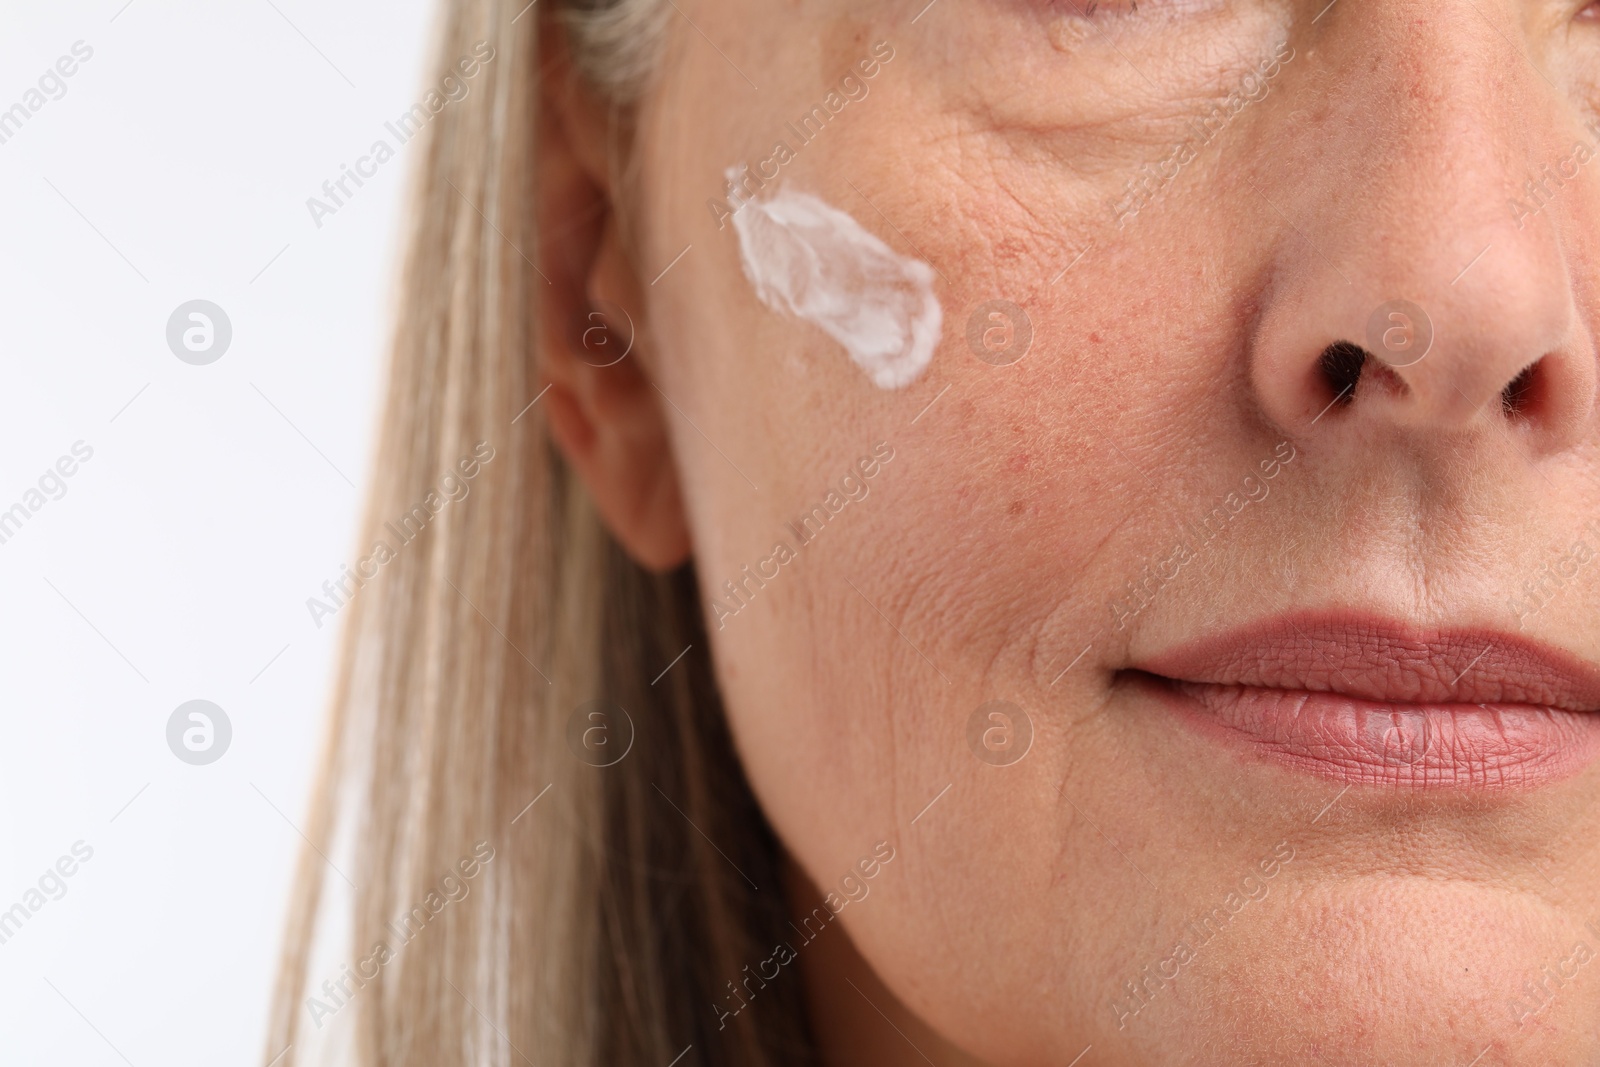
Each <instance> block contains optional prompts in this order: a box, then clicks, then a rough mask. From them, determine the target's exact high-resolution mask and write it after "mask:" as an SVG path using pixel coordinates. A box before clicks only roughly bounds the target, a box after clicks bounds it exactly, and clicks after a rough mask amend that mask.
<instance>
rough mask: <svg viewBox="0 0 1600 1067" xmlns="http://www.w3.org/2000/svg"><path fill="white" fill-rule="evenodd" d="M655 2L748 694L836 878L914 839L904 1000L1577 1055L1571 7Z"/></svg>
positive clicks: (716, 612) (682, 295)
mask: <svg viewBox="0 0 1600 1067" xmlns="http://www.w3.org/2000/svg"><path fill="white" fill-rule="evenodd" d="M669 19H670V31H669V35H670V55H669V57H668V61H667V63H666V66H665V71H666V73H665V76H664V81H663V82H662V83H661V84H660V85H659V86H658V87H657V88H656V89H655V90H654V91H653V92H652V94H651V95H650V97H649V99H648V101H647V104H646V107H645V110H644V115H643V121H642V131H643V132H642V139H643V141H642V156H641V159H640V171H639V178H640V181H639V184H638V188H639V189H640V190H641V192H640V194H639V195H640V199H639V201H638V202H637V203H636V204H635V205H634V206H635V210H636V211H637V213H638V218H639V220H640V225H641V230H640V236H641V242H642V243H641V252H640V260H641V262H640V263H639V264H638V270H639V272H640V275H641V285H642V287H643V289H644V292H645V294H646V305H645V309H644V310H645V315H644V319H645V321H646V322H647V323H648V331H649V332H648V337H649V345H650V355H651V359H652V367H653V373H654V375H655V380H656V383H657V385H658V387H659V389H660V391H661V394H662V396H663V397H664V398H665V400H664V401H663V411H664V413H665V414H664V418H665V419H666V420H667V424H668V427H669V431H670V437H671V443H672V448H673V452H674V456H675V465H676V468H677V471H678V476H679V478H680V480H681V483H682V488H683V496H684V503H685V511H686V514H687V521H688V527H689V531H690V536H691V539H692V542H693V552H694V558H695V562H696V565H697V568H698V574H699V579H700V585H701V590H702V594H703V598H704V604H705V608H706V617H707V622H708V626H709V627H710V629H711V639H712V648H713V654H714V658H715V664H716V671H717V677H718V679H719V680H720V683H721V685H722V688H723V691H724V693H725V695H726V698H727V704H728V710H729V715H730V717H731V720H732V727H733V730H734V734H735V737H736V740H737V744H738V748H739V752H740V754H741V756H742V758H743V761H744V763H745V765H746V767H747V769H748V773H749V776H750V778H751V780H752V783H753V785H754V788H755V791H756V793H757V794H758V796H759V798H760V800H761V802H762V805H763V807H764V808H765V810H766V812H767V814H768V816H769V817H770V819H771V821H772V823H773V824H774V826H775V827H776V829H777V832H778V833H779V835H780V836H781V838H782V839H783V841H784V843H785V844H786V845H787V847H788V848H789V850H790V851H791V853H792V855H793V857H794V859H795V861H796V862H797V864H798V865H799V867H800V868H801V869H803V871H804V872H805V874H806V875H808V876H809V879H810V881H811V882H812V883H814V885H815V886H816V888H817V890H818V892H819V893H822V892H826V891H828V890H829V889H830V888H835V887H837V886H838V884H839V882H840V880H841V877H842V876H844V875H846V874H848V873H849V872H851V870H852V868H854V867H855V866H856V864H857V861H858V860H859V859H861V858H862V857H863V856H866V855H870V854H871V853H872V851H873V847H874V845H875V844H876V843H877V842H880V841H885V842H888V843H889V844H890V845H892V847H893V848H894V850H895V858H894V859H893V861H892V862H891V863H888V864H885V865H883V866H882V868H881V870H879V872H878V873H877V875H876V877H875V878H874V879H873V880H872V884H871V892H870V895H869V896H868V897H867V898H865V899H862V900H859V901H855V902H852V903H850V904H849V905H848V906H847V907H846V908H845V909H844V910H843V911H842V912H841V913H840V916H839V918H840V920H841V921H842V925H843V928H844V929H845V930H847V931H848V933H849V937H850V939H851V940H852V941H853V943H854V945H855V947H856V949H858V950H859V952H860V954H861V957H863V958H864V959H865V960H866V961H867V963H868V964H870V966H871V969H872V970H873V971H874V972H875V973H876V975H877V977H878V978H879V979H881V981H882V983H883V984H884V986H886V987H887V990H888V991H889V992H891V993H892V994H893V997H894V998H896V999H897V1000H898V1001H899V1002H900V1003H902V1004H903V1005H905V1006H906V1007H908V1008H909V1009H910V1011H911V1012H912V1013H914V1014H915V1016H917V1017H918V1018H920V1019H921V1020H922V1021H924V1022H925V1023H926V1024H927V1025H929V1026H930V1027H931V1028H932V1029H933V1031H935V1032H936V1033H937V1034H938V1036H939V1037H940V1038H941V1039H942V1040H943V1041H946V1042H949V1043H950V1044H952V1045H954V1046H956V1047H958V1048H960V1049H963V1050H965V1051H966V1052H968V1053H970V1054H972V1055H975V1056H977V1057H981V1058H982V1059H984V1060H986V1061H989V1062H993V1063H996V1064H1045V1063H1052V1064H1065V1063H1068V1062H1070V1061H1072V1060H1073V1058H1074V1057H1075V1056H1078V1055H1079V1054H1080V1053H1081V1052H1082V1051H1083V1050H1084V1049H1085V1047H1086V1046H1092V1049H1093V1051H1092V1052H1091V1053H1090V1056H1089V1058H1088V1059H1086V1060H1085V1063H1086V1064H1087V1063H1096V1064H1143V1063H1160V1064H1174V1063H1193V1064H1201V1063H1204V1064H1211V1063H1229V1064H1235V1063H1313V1062H1325V1063H1351V1064H1353V1063H1373V1062H1406V1063H1438V1064H1451V1063H1460V1064H1466V1063H1468V1062H1470V1061H1472V1060H1473V1058H1474V1057H1475V1056H1479V1055H1480V1054H1484V1055H1483V1058H1482V1059H1481V1060H1480V1061H1478V1062H1480V1063H1482V1064H1485V1065H1487V1064H1491V1063H1512V1062H1516V1063H1534V1062H1537V1063H1560V1064H1580V1063H1582V1064H1587V1063H1594V1062H1596V1061H1597V1057H1600V1027H1597V1023H1596V1019H1600V892H1597V885H1600V883H1597V876H1600V854H1597V844H1596V842H1597V840H1600V806H1597V804H1596V801H1597V800H1600V769H1597V766H1596V763H1597V761H1600V727H1597V726H1596V725H1595V717H1594V716H1593V714H1592V713H1593V711H1594V709H1596V708H1600V669H1597V668H1596V666H1595V665H1596V663H1597V662H1600V622H1597V616H1596V612H1595V604H1596V599H1595V594H1596V591H1597V589H1600V483H1597V475H1600V461H1597V452H1596V447H1597V445H1600V438H1597V426H1596V420H1595V413H1594V404H1595V379H1596V354H1595V335H1594V331H1595V324H1594V318H1595V311H1596V307H1597V303H1596V301H1597V294H1596V292H1595V285H1594V282H1595V277H1596V274H1595V258H1596V255H1597V253H1600V195H1597V188H1600V187H1597V184H1596V183H1597V180H1600V179H1597V177H1596V174H1595V173H1593V171H1594V170H1595V169H1596V168H1600V162H1597V161H1596V160H1595V156H1596V155H1600V149H1596V148H1595V147H1594V146H1595V142H1596V139H1597V134H1600V127H1596V126H1591V125H1590V124H1591V122H1592V121H1593V108H1592V105H1593V104H1594V103H1596V102H1600V86H1597V84H1596V80H1597V77H1600V21H1592V13H1591V12H1587V11H1586V10H1585V4H1584V3H1583V2H1582V0H1568V2H1566V3H1557V2H1553V0H1549V2H1547V0H1459V2H1455V0H1450V2H1433V3H1419V2H1412V0H1335V2H1334V3H1331V4H1330V3H1327V0H1306V2H1300V0H1144V2H1142V3H1139V4H1138V5H1137V7H1135V5H1134V4H1133V3H1131V2H1128V0H1121V2H1113V3H1102V4H1100V5H1098V6H1097V7H1095V6H1093V5H1090V9H1086V8H1080V7H1078V6H1077V5H1076V4H1075V3H1074V2H1073V0H1062V2H1056V0H935V2H934V3H932V4H929V5H928V6H927V7H925V8H924V7H923V6H922V0H910V2H904V3H882V2H878V0H864V2H863V0H857V2H853V3H843V2H829V0H821V2H818V3H808V4H803V5H802V4H794V3H777V2H769V3H755V4H751V3H749V2H735V0H677V3H676V5H675V10H674V11H672V12H671V13H669ZM869 70H870V73H868V71H869ZM830 94H833V95H832V96H830ZM780 142H781V143H782V144H783V145H784V148H785V150H784V151H779V150H778V148H777V146H778V144H779V143H780ZM1591 163H1592V164H1593V166H1591V165H1590V164H1591ZM745 166H748V168H749V171H748V173H745V172H736V180H737V182H738V185H737V187H736V188H735V190H734V191H733V192H732V194H731V195H730V190H729V187H728V184H727V181H728V179H727V176H726V172H727V171H728V170H729V168H736V167H745ZM750 175H757V177H751V176H750ZM802 194H806V195H802ZM808 197H809V198H815V199H809V198H808ZM852 220H853V221H852ZM686 248H687V250H685V249H686ZM680 253H681V258H678V259H675V257H678V256H680ZM917 262H921V263H925V264H926V265H927V267H926V268H923V269H920V270H919V268H917V267H916V266H915V264H916V263H917ZM669 263H670V266H669ZM663 268H666V269H665V272H664V273H662V274H660V276H659V277H657V276H656V275H657V272H658V271H661V270H662V269H663ZM652 277H655V280H654V281H653V282H651V281H650V279H651V278H652ZM928 293H931V294H932V298H933V300H936V302H937V311H936V312H935V311H932V310H930V304H929V302H928V299H927V294H928ZM852 301H857V302H859V303H860V304H861V305H866V310H865V311H861V309H860V307H858V306H857V303H852ZM857 312H859V314H858V313H857ZM930 328H932V331H933V332H932V333H931V334H930V333H929V332H928V331H929V329H930ZM918 331H921V332H920V333H918ZM921 336H926V337H927V345H926V346H924V350H923V351H920V352H919V351H918V350H917V349H916V346H917V340H916V338H917V337H921ZM885 339H887V340H885ZM935 340H936V343H935ZM1339 342H1347V343H1348V345H1347V346H1346V347H1344V348H1342V349H1341V348H1334V349H1333V350H1332V351H1331V352H1330V351H1329V350H1330V346H1334V345H1336V344H1337V343H1339ZM1349 345H1354V346H1361V347H1362V348H1365V349H1367V350H1368V351H1369V352H1371V353H1373V355H1372V356H1371V357H1369V358H1367V359H1366V361H1365V365H1364V366H1363V365H1362V364H1361V362H1360V361H1361V358H1362V357H1361V354H1360V353H1359V352H1354V354H1353V355H1352V351H1353V350H1352V349H1351V348H1349V347H1348V346H1349ZM928 346H931V347H928ZM924 357H926V358H924ZM924 363H925V365H924ZM1358 372H1359V373H1358ZM1352 386H1353V387H1352ZM830 494H832V495H831V496H830ZM780 546H782V547H781V548H780ZM727 583H733V585H732V587H731V589H730V586H729V585H728V584H727ZM995 702H1004V703H995ZM810 904H811V902H809V901H798V902H796V906H797V907H798V908H800V909H801V910H805V909H807V908H809V906H810ZM801 955H802V958H803V957H804V950H803V949H802V951H801ZM1486 1050H1487V1052H1486ZM903 1051H906V1052H907V1054H908V1055H909V1054H910V1050H909V1049H903ZM1485 1053H1486V1054H1485Z"/></svg>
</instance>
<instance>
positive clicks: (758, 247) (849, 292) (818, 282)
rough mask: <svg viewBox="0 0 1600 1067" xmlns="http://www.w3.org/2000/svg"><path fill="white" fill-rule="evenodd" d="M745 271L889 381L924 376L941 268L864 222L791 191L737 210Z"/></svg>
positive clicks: (776, 302) (767, 299)
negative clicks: (903, 252) (900, 249)
mask: <svg viewBox="0 0 1600 1067" xmlns="http://www.w3.org/2000/svg"><path fill="white" fill-rule="evenodd" d="M733 228H734V230H736V231H737V232H738V234H739V258H740V260H741V262H742V263H743V265H744V274H745V277H746V278H749V279H750V284H751V285H753V286H754V287H755V290H756V295H757V296H758V297H760V298H761V302H762V303H764V304H766V305H767V306H768V307H770V308H772V309H773V310H774V311H779V312H785V313H787V314H790V315H795V316H798V317H799V318H802V319H805V320H806V321H808V322H811V323H814V324H815V325H817V326H819V327H821V328H822V330H823V331H824V332H825V333H827V335H828V336H829V337H832V338H833V339H834V340H835V341H838V342H839V343H840V344H841V345H843V346H844V349H845V351H846V352H848V353H850V358H851V359H852V360H854V361H855V364H856V366H858V367H860V368H861V369H862V370H863V371H865V372H866V375H867V377H869V378H871V379H872V381H873V382H874V383H875V384H876V385H878V386H879V387H881V388H884V389H899V388H900V387H901V386H905V385H909V384H910V383H912V382H914V381H916V380H917V378H918V377H919V376H921V374H922V372H923V370H925V369H926V368H927V366H928V361H929V360H930V359H932V358H933V350H934V348H935V346H937V345H938V343H939V325H940V322H941V321H942V320H943V311H942V310H941V309H940V307H939V301H938V298H936V297H935V296H934V295H933V277H934V275H933V268H931V267H929V266H928V265H927V264H926V263H924V262H922V261H921V260H919V259H911V258H909V257H906V256H900V255H896V254H895V252H894V250H893V249H891V248H890V247H889V246H888V245H886V244H884V243H883V242H882V241H880V240H879V239H878V238H877V237H876V236H874V235H873V234H871V233H869V232H867V231H866V230H865V229H863V228H862V227H861V224H860V223H858V222H856V220H855V219H853V218H851V217H850V216H849V215H847V214H845V213H844V212H843V211H840V210H839V209H838V208H835V207H830V206H829V205H828V204H825V203H823V202H822V201H821V200H818V199H817V198H816V197H814V196H811V195H810V194H809V193H800V192H794V191H792V190H789V189H784V190H781V191H779V192H778V194H777V195H776V196H773V197H772V198H771V199H769V200H764V201H755V200H748V201H746V202H744V203H743V204H741V205H739V209H738V210H737V211H735V212H734V214H733Z"/></svg>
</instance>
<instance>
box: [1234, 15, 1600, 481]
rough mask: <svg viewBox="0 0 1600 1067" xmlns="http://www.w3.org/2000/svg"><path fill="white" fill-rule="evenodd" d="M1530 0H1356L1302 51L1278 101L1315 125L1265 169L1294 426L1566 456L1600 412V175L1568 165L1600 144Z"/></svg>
mask: <svg viewBox="0 0 1600 1067" xmlns="http://www.w3.org/2000/svg"><path fill="white" fill-rule="evenodd" d="M1512 2H1513V0H1443V2H1442V3H1441V2H1440V0H1433V2H1430V3H1428V4H1426V5H1423V4H1417V3H1411V2H1406V0H1400V2H1395V0H1344V3H1343V4H1341V5H1340V6H1339V7H1335V8H1332V9H1331V11H1330V12H1329V13H1328V18H1327V19H1326V20H1324V24H1323V25H1322V26H1321V27H1320V28H1317V30H1316V34H1317V37H1316V39H1315V40H1314V41H1312V42H1310V44H1309V46H1308V47H1306V48H1304V49H1303V50H1302V58H1303V59H1304V60H1306V62H1305V64H1304V65H1303V67H1302V69H1301V70H1299V71H1298V74H1299V75H1300V77H1299V78H1297V79H1294V80H1293V83H1292V84H1291V85H1290V86H1289V87H1288V88H1286V90H1285V92H1286V93H1287V94H1292V96H1291V99H1289V100H1287V101H1282V100H1280V102H1279V108H1278V111H1277V114H1278V115H1282V116H1285V118H1284V119H1283V121H1286V122H1294V123H1298V124H1301V125H1302V126H1303V127H1304V128H1303V129H1301V130H1299V131H1296V132H1295V133H1294V134H1293V135H1292V136H1290V137H1289V138H1288V139H1287V143H1290V144H1292V145H1293V146H1294V148H1293V151H1292V153H1289V154H1288V155H1291V156H1292V158H1285V159H1282V160H1279V161H1276V162H1275V163H1274V164H1273V166H1272V169H1271V170H1270V171H1268V172H1264V173H1262V174H1261V175H1260V176H1259V177H1258V178H1256V179H1255V180H1253V181H1252V182H1251V184H1252V186H1253V194H1252V195H1253V197H1254V202H1255V205H1256V208H1257V209H1258V210H1259V211H1260V212H1262V213H1263V215H1262V217H1265V218H1268V219H1276V220H1278V221H1279V222H1281V224H1282V225H1281V227H1279V228H1276V234H1277V235H1276V237H1275V239H1274V240H1275V243H1274V245H1273V248H1272V251H1271V253H1270V256H1269V264H1268V276H1267V278H1266V279H1265V282H1264V286H1263V289H1264V295H1263V297H1262V299H1261V301H1260V304H1259V314H1258V316H1257V318H1256V325H1255V329H1254V331H1253V335H1252V337H1251V344H1250V348H1251V351H1250V376H1251V384H1252V387H1253V389H1254V391H1255V393H1256V397H1257V400H1258V402H1259V403H1260V405H1261V407H1262V408H1263V409H1264V411H1265V414H1266V415H1267V417H1268V418H1270V419H1271V420H1273V421H1274V422H1276V423H1277V424H1278V425H1279V426H1280V428H1282V429H1284V430H1285V431H1287V432H1289V433H1291V434H1297V435H1318V434H1320V435H1338V434H1340V433H1344V434H1347V435H1348V434H1350V433H1351V431H1352V428H1357V429H1365V430H1370V429H1372V428H1373V427H1375V426H1379V425H1381V426H1383V427H1386V428H1389V429H1392V430H1398V431H1400V432H1402V433H1404V434H1407V435H1412V436H1421V435H1429V434H1431V435H1436V436H1439V437H1441V439H1442V435H1455V434H1460V433H1473V432H1479V433H1486V432H1490V428H1491V427H1492V426H1494V425H1495V424H1499V429H1502V430H1503V429H1508V428H1511V427H1512V426H1515V428H1516V429H1518V430H1519V431H1520V434H1519V436H1520V437H1521V438H1522V439H1524V440H1526V441H1527V442H1528V446H1529V447H1530V448H1531V449H1533V450H1534V451H1536V452H1544V453H1549V452H1552V451H1556V450H1561V449H1564V448H1569V447H1571V446H1572V445H1573V444H1574V443H1575V442H1576V441H1577V440H1578V439H1579V438H1580V437H1581V436H1582V435H1583V434H1584V432H1585V431H1586V429H1587V428H1588V427H1589V425H1590V423H1591V420H1592V417H1593V410H1594V404H1595V392H1596V368H1595V351H1594V346H1593V338H1592V336H1591V334H1590V332H1589V330H1588V328H1587V326H1586V324H1585V321H1584V317H1583V316H1582V315H1581V314H1580V313H1579V308H1578V303H1577V300H1578V296H1577V293H1576V292H1575V285H1574V265H1575V264H1579V265H1581V264H1582V263H1584V262H1585V261H1586V260H1587V261H1589V262H1592V261H1593V260H1592V257H1591V255H1590V254H1591V253H1593V252H1594V251H1596V249H1595V248H1594V240H1593V238H1592V237H1591V236H1590V234H1592V233H1594V232H1595V231H1594V225H1593V223H1594V221H1595V217H1596V211H1595V210H1594V194H1593V193H1590V192H1589V191H1588V190H1589V189H1591V188H1594V186H1593V183H1594V182H1596V181H1597V180H1600V175H1592V174H1583V173H1576V174H1575V175H1574V177H1573V178H1572V179H1570V180H1568V179H1566V178H1565V177H1564V175H1566V174H1568V173H1569V172H1573V171H1577V170H1580V169H1581V168H1582V167H1583V165H1584V163H1587V162H1588V157H1589V155H1590V153H1589V152H1587V151H1578V150H1576V149H1575V146H1576V145H1578V144H1583V145H1592V143H1593V139H1592V137H1591V136H1589V135H1588V134H1587V133H1586V132H1585V131H1583V130H1582V129H1581V127H1580V126H1579V124H1578V119H1577V117H1576V116H1577V114H1578V112H1577V110H1576V109H1575V107H1574V106H1573V105H1572V104H1571V103H1570V102H1569V101H1568V100H1567V99H1566V98H1565V97H1564V96H1562V95H1560V94H1558V93H1557V91H1556V90H1555V89H1554V88H1552V86H1551V84H1550V83H1549V82H1547V81H1546V80H1545V78H1544V76H1543V75H1542V74H1541V73H1540V72H1539V71H1538V70H1537V69H1536V68H1535V66H1534V61H1533V59H1532V58H1531V57H1530V55H1529V53H1528V51H1527V50H1526V49H1525V47H1524V45H1525V43H1526V38H1525V35H1524V31H1523V30H1522V29H1521V28H1520V25H1519V23H1518V22H1517V21H1516V20H1514V19H1513V18H1512V17H1511V15H1510V13H1509V5H1510V4H1511V3H1512ZM1473 6H1475V7H1476V8H1477V11H1476V12H1475V11H1473V10H1472V9H1471V8H1472V7H1473ZM1457 7H1459V8H1460V10H1459V11H1457V10H1455V8H1457ZM1441 9H1444V10H1441ZM1485 16H1487V17H1485ZM1307 68H1312V69H1307ZM1348 71H1359V72H1360V75H1359V76H1357V77H1343V78H1336V77H1335V74H1337V73H1338V72H1348ZM1285 80H1286V81H1289V79H1285ZM1576 156H1582V157H1583V161H1582V162H1578V161H1577V159H1576V158H1575V157H1576ZM1592 165H1593V167H1594V169H1595V170H1597V171H1600V160H1596V161H1595V162H1594V163H1593V164H1592ZM1552 168H1553V169H1552ZM1541 175H1542V176H1543V177H1542V178H1541V177H1540V176H1541ZM1530 178H1534V179H1537V180H1536V182H1535V184H1531V185H1530V184H1529V181H1530ZM1552 179H1554V184H1553V183H1552ZM1534 205H1538V206H1537V207H1535V206H1534ZM1580 277H1581V275H1580ZM1363 436H1365V435H1363Z"/></svg>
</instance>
